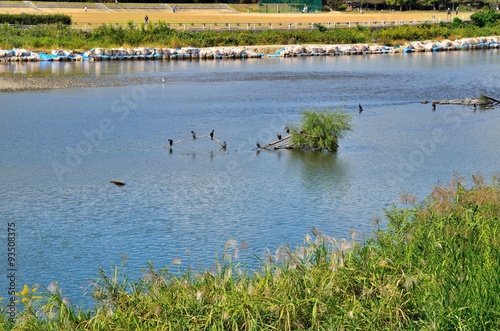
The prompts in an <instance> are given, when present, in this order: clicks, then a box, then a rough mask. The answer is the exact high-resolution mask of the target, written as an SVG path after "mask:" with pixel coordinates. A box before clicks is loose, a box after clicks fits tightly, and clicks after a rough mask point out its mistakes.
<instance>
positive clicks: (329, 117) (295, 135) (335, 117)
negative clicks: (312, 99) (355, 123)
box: [290, 109, 352, 152]
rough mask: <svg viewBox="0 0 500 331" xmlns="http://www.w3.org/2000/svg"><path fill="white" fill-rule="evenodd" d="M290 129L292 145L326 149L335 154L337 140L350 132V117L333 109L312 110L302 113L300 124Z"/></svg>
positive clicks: (337, 145) (337, 146) (337, 144)
mask: <svg viewBox="0 0 500 331" xmlns="http://www.w3.org/2000/svg"><path fill="white" fill-rule="evenodd" d="M290 127H291V134H292V145H293V146H294V147H297V148H306V149H314V150H324V149H327V150H328V151H329V152H336V151H337V150H338V148H339V142H338V141H339V139H341V138H343V137H344V136H345V134H346V133H347V132H348V131H351V130H352V124H351V116H350V115H349V114H347V113H346V112H344V111H342V110H339V109H335V110H329V109H325V110H323V111H321V112H318V111H316V110H314V109H310V110H304V111H303V112H302V124H301V125H300V126H296V125H295V126H293V125H290Z"/></svg>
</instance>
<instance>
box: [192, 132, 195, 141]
mask: <svg viewBox="0 0 500 331" xmlns="http://www.w3.org/2000/svg"><path fill="white" fill-rule="evenodd" d="M191 136H193V140H196V133H194V131H191Z"/></svg>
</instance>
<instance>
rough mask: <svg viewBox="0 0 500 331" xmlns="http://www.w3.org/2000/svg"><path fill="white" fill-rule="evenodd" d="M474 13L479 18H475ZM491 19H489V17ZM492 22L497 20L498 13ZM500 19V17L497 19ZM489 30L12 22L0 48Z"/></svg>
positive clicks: (499, 28)
mask: <svg viewBox="0 0 500 331" xmlns="http://www.w3.org/2000/svg"><path fill="white" fill-rule="evenodd" d="M474 15H475V14H474ZM484 16H487V15H484ZM488 17H489V18H491V17H493V19H495V18H496V17H497V16H496V15H490V16H488ZM497 19H498V18H497ZM478 22H481V24H483V23H484V26H482V27H479V26H477V25H473V24H466V23H464V22H462V21H461V20H460V19H458V18H455V19H454V21H453V23H452V24H449V25H446V24H444V23H443V24H430V23H424V24H421V25H419V26H408V25H403V26H397V27H387V28H382V29H370V28H365V27H361V26H358V27H357V28H352V29H326V28H325V27H324V26H322V25H318V28H317V29H314V30H279V31H278V30H267V31H200V32H187V31H177V30H174V29H171V28H169V27H168V25H167V24H166V23H165V22H162V21H160V22H158V23H155V24H149V25H144V24H142V25H140V26H139V27H138V26H137V25H136V24H134V23H132V22H130V23H129V24H128V25H127V26H115V25H112V24H109V25H106V24H102V25H99V26H98V27H97V28H95V29H93V30H92V31H84V30H74V29H71V28H70V27H66V26H63V25H38V26H34V27H31V28H26V29H23V28H21V27H18V26H9V25H7V24H4V25H1V26H0V48H2V49H12V48H28V49H31V50H50V49H53V48H63V49H72V50H77V51H78V50H80V51H82V50H83V51H84V50H88V49H91V48H94V47H104V48H111V47H122V46H124V47H137V46H148V47H173V48H177V47H186V46H195V47H215V46H252V45H288V44H301V43H318V44H347V43H373V42H376V43H378V44H381V45H392V46H395V45H398V44H402V43H404V42H405V41H417V40H420V41H424V40H440V39H458V38H463V37H480V36H492V35H500V24H496V23H495V22H498V20H497V21H495V22H488V21H486V22H485V20H482V19H481V20H478Z"/></svg>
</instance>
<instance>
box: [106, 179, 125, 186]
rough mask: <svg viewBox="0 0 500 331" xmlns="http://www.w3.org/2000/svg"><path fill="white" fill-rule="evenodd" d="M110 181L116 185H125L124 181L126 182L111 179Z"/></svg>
mask: <svg viewBox="0 0 500 331" xmlns="http://www.w3.org/2000/svg"><path fill="white" fill-rule="evenodd" d="M109 182H110V183H111V184H115V185H116V186H123V185H125V183H124V182H122V181H119V180H110V181H109Z"/></svg>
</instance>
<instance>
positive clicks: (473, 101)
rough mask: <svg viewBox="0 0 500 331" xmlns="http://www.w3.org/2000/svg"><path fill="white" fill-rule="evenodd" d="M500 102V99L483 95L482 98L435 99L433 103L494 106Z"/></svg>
mask: <svg viewBox="0 0 500 331" xmlns="http://www.w3.org/2000/svg"><path fill="white" fill-rule="evenodd" d="M499 103H500V100H498V99H495V98H492V97H489V96H487V95H481V97H480V98H466V99H452V100H433V101H432V104H433V105H462V106H470V105H479V106H493V105H497V104H499Z"/></svg>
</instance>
